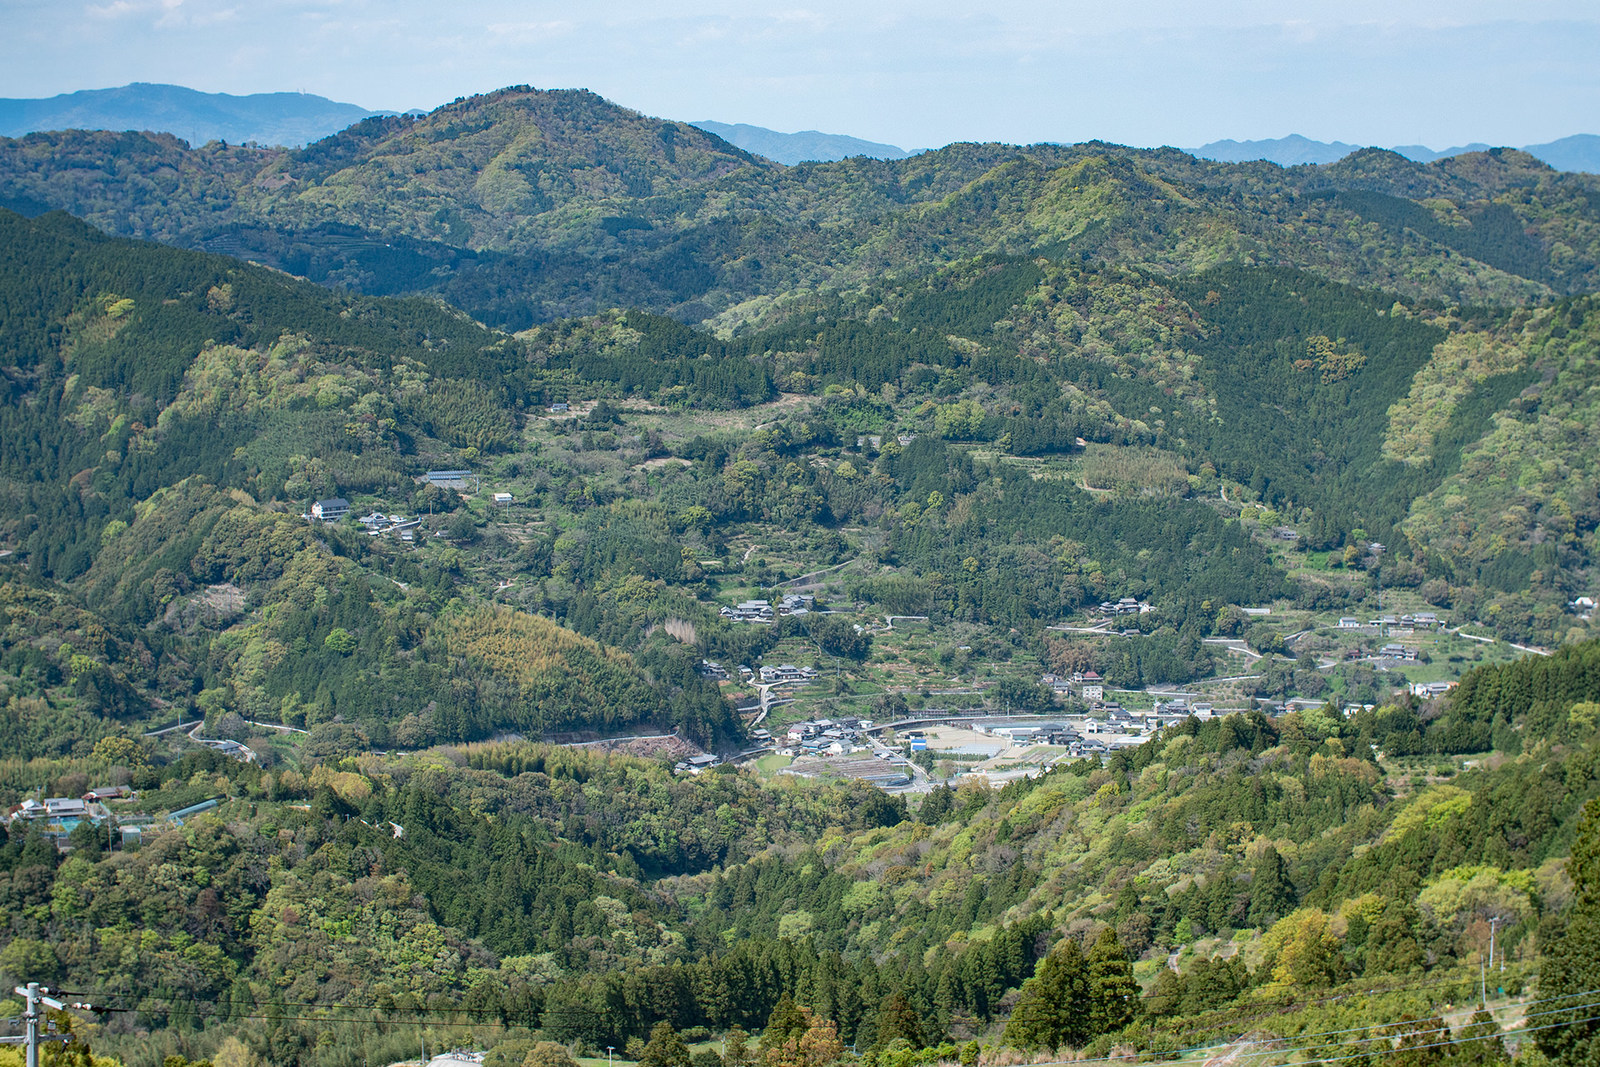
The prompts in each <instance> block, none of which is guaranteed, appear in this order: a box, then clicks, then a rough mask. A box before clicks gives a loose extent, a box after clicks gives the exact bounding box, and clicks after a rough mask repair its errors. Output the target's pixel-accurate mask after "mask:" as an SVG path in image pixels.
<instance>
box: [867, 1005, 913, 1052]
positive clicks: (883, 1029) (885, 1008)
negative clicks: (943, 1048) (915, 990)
mask: <svg viewBox="0 0 1600 1067" xmlns="http://www.w3.org/2000/svg"><path fill="white" fill-rule="evenodd" d="M896 1038H904V1039H905V1040H906V1041H908V1042H910V1043H911V1047H912V1048H921V1047H922V1019H921V1018H920V1017H918V1015H917V1009H916V1008H913V1007H912V1006H911V1002H910V1001H909V1000H907V999H906V995H905V994H904V993H901V992H898V991H896V992H894V993H890V994H889V995H888V996H886V997H884V998H883V1002H882V1003H881V1004H879V1005H878V1036H877V1040H875V1041H874V1042H873V1047H874V1048H887V1047H888V1045H889V1043H890V1042H892V1041H894V1040H895V1039H896Z"/></svg>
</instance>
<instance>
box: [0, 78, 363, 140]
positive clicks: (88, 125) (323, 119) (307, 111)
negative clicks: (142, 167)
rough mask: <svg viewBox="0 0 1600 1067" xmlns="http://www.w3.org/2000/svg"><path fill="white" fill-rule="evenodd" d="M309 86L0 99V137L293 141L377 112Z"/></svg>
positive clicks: (139, 86) (140, 87)
mask: <svg viewBox="0 0 1600 1067" xmlns="http://www.w3.org/2000/svg"><path fill="white" fill-rule="evenodd" d="M392 114H394V112H393V111H368V110H367V109H366V108H364V107H358V106H356V105H355V104H344V103H340V102H339V101H337V100H329V99H327V98H326V97H321V96H313V95H311V94H309V93H252V94H250V95H248V96H232V95H230V94H228V93H204V92H200V91H199V90H197V89H188V88H185V87H183V86H181V85H156V84H151V83H148V82H134V83H133V84H132V85H123V86H120V87H118V88H115V89H84V90H82V91H80V92H75V93H62V94H61V95H60V96H52V97H48V98H45V99H0V136H5V137H21V136H23V135H24V134H29V133H38V132H41V131H45V130H118V131H120V130H140V131H144V130H148V131H151V132H156V133H171V134H174V135H175V136H178V137H181V138H183V139H185V140H187V141H189V142H190V143H191V144H194V145H202V144H205V143H207V142H208V141H229V142H232V143H235V144H242V143H245V142H254V143H257V144H264V145H281V146H283V147H285V148H298V147H300V146H302V145H307V144H310V143H312V142H313V141H320V140H321V139H322V138H324V137H327V136H328V135H329V134H333V133H338V132H339V131H340V130H342V129H345V128H347V127H349V126H352V125H354V124H355V123H357V122H360V121H361V120H362V119H366V118H371V117H372V116H374V115H392Z"/></svg>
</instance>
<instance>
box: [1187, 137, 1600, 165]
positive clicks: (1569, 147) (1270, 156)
mask: <svg viewBox="0 0 1600 1067" xmlns="http://www.w3.org/2000/svg"><path fill="white" fill-rule="evenodd" d="M1490 148H1491V146H1490V145H1487V144H1484V143H1483V142H1481V141H1474V142H1472V143H1471V144H1466V145H1456V146H1455V147H1453V148H1446V149H1442V150H1435V149H1432V148H1428V147H1427V146H1426V145H1415V144H1414V145H1398V146H1396V147H1395V148H1394V149H1393V151H1394V152H1395V153H1396V154H1398V155H1402V156H1404V157H1406V158H1407V159H1410V160H1414V161H1416V162H1418V163H1433V162H1436V161H1437V160H1441V159H1448V158H1450V157H1451V156H1459V155H1465V154H1467V153H1469V152H1487V151H1489V149H1490ZM1359 150H1360V148H1359V146H1357V145H1351V144H1345V143H1344V142H1343V141H1313V140H1311V139H1310V138H1308V137H1302V136H1301V135H1300V134H1297V133H1296V134H1290V135H1289V136H1288V137H1279V138H1270V139H1267V140H1262V141H1212V142H1211V143H1210V144H1205V145H1201V146H1200V147H1199V148H1193V149H1189V151H1191V152H1193V153H1194V154H1195V155H1197V156H1199V157H1200V158H1202V159H1215V160H1218V161H1220V162H1224V163H1247V162H1250V161H1252V160H1267V161H1269V162H1272V163H1276V164H1278V165H1279V166H1280V167H1298V166H1303V165H1305V164H1327V163H1336V162H1338V161H1339V160H1341V159H1343V158H1345V157H1346V156H1348V155H1350V154H1351V153H1353V152H1357V151H1359ZM1522 151H1524V152H1526V153H1528V154H1529V155H1530V156H1533V157H1534V158H1535V159H1538V160H1540V161H1542V162H1544V163H1548V164H1549V165H1550V166H1552V167H1554V168H1555V169H1556V170H1565V171H1581V172H1585V173H1589V174H1600V136H1596V135H1595V134H1591V133H1580V134H1575V135H1574V136H1571V137H1563V138H1561V139H1560V140H1559V141H1551V142H1549V143H1547V144H1535V145H1527V146H1526V147H1524V148H1523V149H1522Z"/></svg>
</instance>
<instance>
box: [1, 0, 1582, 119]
mask: <svg viewBox="0 0 1600 1067" xmlns="http://www.w3.org/2000/svg"><path fill="white" fill-rule="evenodd" d="M0 27H3V28H4V30H5V32H4V33H0V97H43V96H53V95H55V94H57V93H63V92H72V91H74V90H78V89H100V88H109V87H112V86H118V85H125V84H127V83H129V82H134V81H146V82H166V83H171V84H176V85H184V86H188V87H190V88H194V89H200V90H204V91H207V92H229V93H240V94H243V93H254V92H276V91H283V90H290V91H293V90H303V91H305V92H309V93H315V94H318V95H321V96H326V97H331V98H333V99H335V100H340V101H346V102H350V103H354V104H359V105H361V106H362V107H366V108H371V109H395V110H401V109H407V108H422V109H431V108H433V107H437V106H438V105H440V104H443V103H447V102H449V101H450V100H452V99H454V98H456V97H458V96H466V95H470V94H473V93H478V92H485V91H488V90H491V89H496V88H500V87H503V86H506V85H516V84H531V85H534V86H537V87H539V88H587V89H591V90H593V91H595V92H597V93H599V94H601V95H602V96H605V97H606V98H608V99H610V100H613V101H615V102H617V103H619V104H622V105H624V106H626V107H630V108H633V109H635V110H637V111H641V112H644V113H646V114H649V115H655V116H659V117H662V118H671V119H680V120H686V121H699V120H705V119H714V120H717V121H721V122H746V123H750V124H752V125H757V126H765V127H768V128H770V129H775V130H781V131H784V132H794V131H797V130H806V129H815V130H822V131H825V132H829V133H846V134H851V135H854V136H857V137H863V138H866V139H868V140H873V141H881V142H886V143H889V144H895V145H899V146H901V147H903V148H909V149H917V148H930V147H937V146H940V145H943V144H947V143H950V142H952V141H963V140H977V141H1006V142H1011V143H1019V144H1022V143H1032V142H1037V141H1062V142H1076V141H1084V140H1090V139H1095V138H1099V139H1102V140H1107V141H1113V142H1117V143H1121V144H1129V145H1138V146H1153V145H1161V144H1171V145H1177V146H1180V147H1194V146H1198V145H1200V144H1204V143H1206V142H1209V141H1213V140H1218V139H1221V138H1234V139H1238V140H1245V139H1259V138H1266V137H1281V136H1284V135H1286V134H1290V133H1300V134H1304V135H1305V136H1308V137H1312V138H1314V139H1318V140H1327V141H1333V140H1339V141H1346V142H1350V143H1355V144H1376V145H1384V146H1390V145H1400V144H1423V145H1428V146H1430V147H1433V148H1444V147H1448V146H1451V145H1457V144H1465V143H1469V142H1473V141H1483V142H1488V143H1490V144H1507V145H1524V144H1537V143H1542V142H1545V141H1550V140H1554V139H1556V138H1559V137H1564V136H1567V135H1569V134H1574V133H1600V60H1597V58H1596V57H1600V4H1597V3H1595V2H1594V0H1515V2H1508V0H1452V2H1448V3H1443V2H1435V0H1212V2H1207V0H1120V2H1114V3H1112V2H1103V0H986V2H985V3H983V4H977V3H973V2H971V0H966V2H962V3H953V2H950V0H917V2H910V0H881V2H880V0H811V2H801V3H793V4H790V3H788V2H787V0H769V2H767V3H762V4H757V3H751V2H749V0H742V2H740V0H653V2H652V0H590V2H589V3H587V4H580V3H573V2H572V0H562V2H559V3H558V2H551V0H523V2H512V0H442V2H441V0H87V2H85V0H0Z"/></svg>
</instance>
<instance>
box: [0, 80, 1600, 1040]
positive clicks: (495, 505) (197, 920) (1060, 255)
mask: <svg viewBox="0 0 1600 1067" xmlns="http://www.w3.org/2000/svg"><path fill="white" fill-rule="evenodd" d="M90 164H92V165H90ZM1597 182H1600V179H1596V178H1594V177H1592V176H1586V175H1579V174H1561V173H1557V172H1554V171H1551V170H1549V168H1547V167H1544V166H1543V165H1542V164H1539V163H1538V162H1537V161H1535V160H1532V159H1531V157H1525V156H1522V155H1520V154H1518V153H1511V152H1496V153H1468V154H1465V155H1461V156H1455V157H1451V158H1449V159H1444V160H1440V161H1438V162H1435V163H1430V164H1425V165H1424V164H1417V163H1413V162H1410V161H1407V160H1404V159H1401V158H1400V157H1398V156H1393V155H1392V154H1390V153H1381V152H1368V153H1361V154H1358V155H1356V156H1353V157H1351V158H1349V159H1347V160H1344V161H1342V162H1340V163H1337V164H1332V165H1329V166H1326V167H1310V168H1295V169H1294V170H1292V171H1284V170H1282V169H1280V168H1277V167H1274V166H1271V165H1269V164H1221V163H1209V162H1204V161H1200V160H1196V159H1194V158H1193V157H1190V156H1185V155H1183V154H1182V153H1178V152H1176V151H1173V150H1161V151H1158V152H1140V151H1130V150H1125V149H1119V148H1117V147H1115V146H1110V145H1104V144H1100V143H1092V144H1086V145H1077V146H1032V147H1027V148H1016V147H1010V146H999V145H953V146H950V147H949V148H946V149H942V150H940V151H938V152H932V153H924V154H921V155H919V156H916V157H913V158H910V159H905V160H893V161H883V160H865V159H860V158H857V159H849V160H844V161H840V162H838V163H832V164H802V165H800V166H797V167H780V166H778V165H776V164H771V163H769V162H767V161H764V160H759V159H755V158H753V157H751V156H749V155H748V154H746V153H744V152H742V151H741V150H739V149H736V148H734V147H733V146H731V145H728V144H726V143H725V142H722V141H720V140H718V139H717V138H715V137H714V136H712V135H711V134H709V133H706V132H704V131H701V130H698V129H695V128H694V127H690V126H688V125H686V124H680V123H670V122H661V121H659V120H654V119H649V118H647V117H645V116H642V115H639V114H638V113H636V112H631V111H627V110H626V109H623V108H619V107H617V106H615V105H613V104H611V103H609V102H607V101H604V100H601V99H600V98H598V97H595V96H593V94H587V93H579V92H560V93H541V92H538V91H535V90H530V89H526V88H514V89H508V90H504V91H502V92H499V93H494V94H488V95H486V96H483V97H473V98H466V99H463V100H461V101H458V102H456V103H454V104H452V105H448V106H447V107H445V108H441V109H439V110H438V111H436V112H434V113H432V114H430V115H426V116H421V117H413V116H397V117H378V118H372V119H368V120H366V121H364V122H362V123H360V124H358V125H357V126H355V127H352V128H350V129H348V130H346V131H344V132H342V133H340V134H337V135H335V136H333V137H331V138H328V139H326V140H324V141H321V142H317V143H315V144H312V145H310V146H308V147H307V148H305V149H302V150H296V151H288V150H275V149H274V150H262V149H255V148H238V147H228V146H225V145H221V144H211V145H206V146H202V147H200V148H190V147H189V146H187V145H183V144H180V143H178V142H176V141H174V140H171V139H163V138H160V137H151V136H145V135H138V134H126V135H122V134H116V135H113V134H100V133H93V132H84V131H68V132H66V133H60V134H47V135H45V134H35V135H30V136H28V137H25V138H22V139H18V140H15V141H11V140H0V201H3V202H4V203H7V204H10V205H12V206H15V207H25V208H27V210H26V211H23V212H16V211H10V210H0V392H3V396H0V500H3V501H4V505H3V507H0V703H3V705H4V706H5V709H6V714H5V715H4V716H3V717H0V804H3V806H4V807H6V808H7V809H8V810H9V812H10V813H11V814H12V815H14V817H13V818H12V819H11V820H10V822H9V824H8V825H7V827H6V829H5V830H4V834H3V836H0V972H4V974H5V975H6V976H8V977H10V978H12V979H14V980H15V981H16V982H25V981H42V982H44V983H45V984H47V985H50V986H51V987H52V988H56V989H58V990H69V991H71V992H72V993H73V994H74V996H78V995H80V994H81V996H82V997H83V998H85V999H86V1000H87V1002H90V1003H93V1004H94V1005H95V1007H96V1009H98V1010H96V1011H83V1010H80V1011H78V1012H76V1013H72V1012H69V1013H67V1014H65V1015H61V1016H59V1017H58V1018H57V1020H56V1022H57V1025H58V1026H61V1027H68V1026H71V1027H74V1028H76V1029H75V1033H76V1034H77V1038H78V1039H77V1040H75V1041H73V1042H71V1043H68V1044H66V1047H65V1048H64V1049H62V1050H61V1051H60V1057H61V1058H60V1059H59V1062H68V1061H69V1060H68V1058H69V1057H73V1056H76V1057H77V1059H73V1060H71V1062H78V1063H96V1064H98V1063H102V1062H108V1063H113V1064H114V1063H122V1064H127V1065H129V1067H146V1065H148V1067H155V1065H161V1067H187V1065H189V1064H202V1063H210V1064H213V1065H215V1067H225V1065H226V1067H234V1065H245V1064H264V1063H272V1064H277V1063H284V1064H304V1065H308V1067H309V1065H313V1064H315V1065H326V1067H354V1065H355V1064H356V1063H357V1062H360V1063H363V1064H366V1063H380V1062H381V1063H398V1062H405V1061H408V1060H410V1059H411V1058H412V1057H414V1056H415V1055H416V1054H417V1052H418V1051H419V1050H420V1049H422V1048H423V1047H424V1045H425V1047H426V1048H427V1049H428V1050H431V1051H434V1052H437V1051H438V1050H439V1049H441V1048H450V1047H457V1046H459V1047H462V1048H472V1049H477V1050H479V1051H481V1052H483V1053H484V1054H485V1055H484V1060H483V1062H484V1063H486V1064H489V1063H492V1064H493V1065H494V1067H500V1065H502V1064H503V1065H507V1067H517V1065H523V1064H532V1065H535V1067H566V1065H568V1064H569V1062H579V1063H585V1064H587V1065H588V1067H596V1065H597V1063H598V1062H599V1061H600V1057H601V1056H602V1055H604V1056H605V1059H606V1061H607V1062H608V1063H609V1062H610V1061H612V1060H613V1059H615V1060H618V1061H621V1062H624V1063H627V1064H635V1063H637V1064H643V1065H645V1067H665V1065H667V1064H671V1065H672V1067H719V1065H720V1067H753V1065H754V1064H756V1063H758V1062H759V1063H761V1064H764V1065H766V1067H791V1065H792V1067H826V1065H828V1064H831V1063H834V1062H857V1061H859V1062H861V1063H863V1064H865V1065H866V1067H912V1065H916V1064H932V1063H945V1062H949V1063H960V1064H962V1065H964V1067H974V1065H980V1064H984V1065H989V1067H1009V1065H1012V1064H1018V1063H1026V1062H1041V1063H1042V1062H1056V1061H1059V1060H1064V1059H1067V1058H1069V1057H1078V1058H1081V1059H1084V1060H1086V1061H1087V1062H1097V1061H1105V1060H1107V1059H1109V1058H1116V1059H1118V1060H1119V1061H1138V1060H1153V1059H1176V1060H1184V1061H1190V1060H1192V1061H1194V1062H1209V1061H1212V1060H1213V1059H1214V1058H1216V1059H1221V1058H1227V1062H1235V1061H1242V1060H1243V1059H1245V1058H1249V1059H1251V1060H1252V1061H1253V1062H1258V1063H1274V1064H1276V1063H1309V1062H1346V1061H1349V1060H1351V1059H1371V1060H1372V1061H1377V1060H1387V1059H1391V1058H1394V1059H1405V1058H1406V1057H1407V1056H1411V1055H1412V1054H1413V1053H1415V1054H1416V1057H1417V1058H1416V1060H1415V1062H1418V1063H1424V1062H1426V1063H1442V1062H1445V1061H1446V1060H1450V1061H1452V1062H1454V1061H1457V1060H1460V1061H1463V1062H1464V1061H1467V1060H1471V1062H1474V1063H1493V1062H1509V1061H1510V1060H1511V1059H1512V1058H1513V1057H1515V1059H1516V1060H1517V1061H1518V1062H1527V1063H1529V1064H1539V1063H1546V1062H1555V1063H1581V1062H1587V1061H1586V1060H1585V1059H1584V1057H1585V1056H1589V1055H1591V1053H1592V1049H1593V1048H1594V1044H1593V1043H1594V1042H1595V1041H1596V1040H1597V1037H1596V1034H1597V1033H1600V1031H1596V1030H1595V1024H1594V1021H1593V1019H1591V1018H1590V1017H1589V1016H1591V1015H1592V1014H1593V1011H1592V1008H1593V1000H1594V994H1593V992H1592V990H1593V989H1594V988H1596V982H1597V981H1600V979H1591V978H1590V977H1589V969H1592V967H1593V960H1594V959H1595V958H1596V957H1595V955H1594V952H1593V947H1594V945H1595V944H1596V943H1597V942H1596V940H1595V937H1594V933H1593V931H1594V923H1595V921H1596V920H1595V916H1596V910H1595V909H1596V907H1597V906H1600V877H1597V871H1596V870H1595V869H1594V868H1595V862H1594V856H1595V854H1596V849H1597V848H1600V805H1597V804H1596V803H1594V798H1595V797H1596V796H1597V795H1600V770H1597V768H1600V762H1597V760H1596V752H1597V749H1596V745H1597V735H1596V732H1595V727H1596V723H1597V719H1596V714H1597V707H1600V705H1597V702H1600V673H1597V672H1600V632H1597V631H1596V628H1595V623H1594V611H1593V608H1594V603H1593V601H1594V598H1595V595H1596V580H1595V566H1596V555H1597V551H1600V541H1597V537H1600V534H1597V532H1596V531H1597V528H1600V442H1597V440H1596V438H1595V427H1596V426H1600V417H1597V412H1596V410H1594V409H1595V406H1596V404H1597V403H1600V381H1597V378H1596V373H1597V367H1600V364H1597V356H1600V305H1597V304H1596V302H1595V301H1596V298H1595V296H1594V295H1592V293H1593V290H1594V288H1595V285H1594V277H1595V271H1596V270H1597V269H1600V246H1597V245H1596V244H1595V235H1596V234H1597V233H1600V229H1597V227H1596V221H1597V215H1596V212H1597V210H1600V208H1597V205H1600V184H1597ZM45 209H53V210H45ZM69 212H70V214H69ZM223 251H225V252H226V253H228V254H221V253H222V252H223ZM807 724H811V725H810V726H809V727H808V726H807ZM1008 735H1009V736H1008ZM1034 742H1038V743H1034ZM90 794H93V795H92V796H91V795H90ZM84 797H89V799H80V798H84ZM46 801H52V802H55V806H54V807H49V806H47V805H46V803H45V802H46ZM1491 939H1494V940H1493V943H1494V945H1495V949H1494V951H1495V952H1496V953H1498V955H1497V957H1496V964H1497V966H1499V967H1501V968H1503V970H1500V971H1496V972H1495V975H1496V977H1495V979H1494V980H1493V983H1492V984H1491V982H1490V980H1489V978H1488V977H1487V976H1488V974H1489V972H1488V962H1487V954H1488V952H1489V944H1490V940H1491ZM1586 968H1587V969H1586ZM1479 1008H1481V1009H1482V1010H1481V1011H1480V1010H1477V1009H1479ZM20 1010H21V1008H20V1007H17V1009H16V1011H15V1012H12V1014H16V1013H18V1012H20ZM3 1014H6V1013H3V1012H0V1015H3ZM90 1047H92V1049H93V1052H92V1053H91V1052H90V1051H89V1049H90ZM847 1049H848V1050H849V1051H846V1050H847ZM1586 1050H1588V1051H1586ZM1424 1053H1426V1054H1427V1055H1424ZM54 1054H55V1053H52V1055H54ZM9 1055H10V1053H9V1052H8V1051H6V1050H3V1049H0V1063H7V1062H9V1060H7V1059H6V1057H7V1056H9ZM107 1057H111V1058H112V1059H111V1060H109V1061H107V1060H106V1058H107ZM1230 1057H1231V1058H1230ZM50 1062H58V1061H57V1060H51V1061H50ZM1407 1062H1409V1060H1408V1061H1407Z"/></svg>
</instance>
